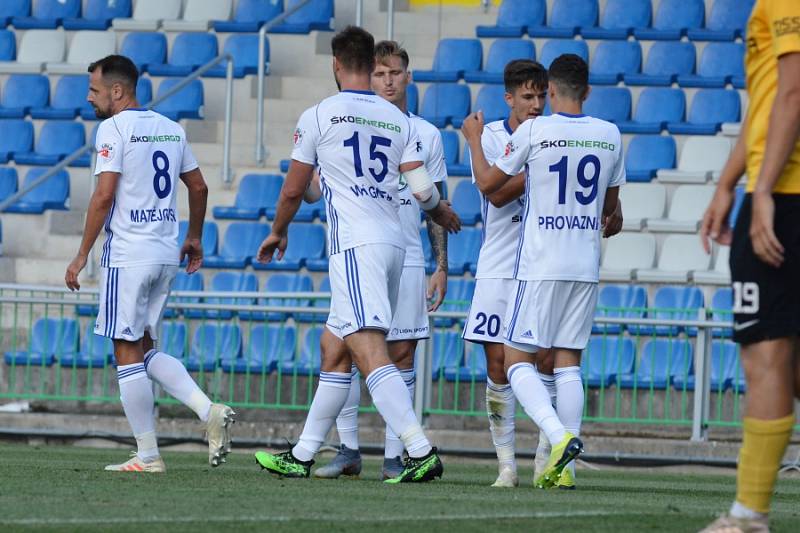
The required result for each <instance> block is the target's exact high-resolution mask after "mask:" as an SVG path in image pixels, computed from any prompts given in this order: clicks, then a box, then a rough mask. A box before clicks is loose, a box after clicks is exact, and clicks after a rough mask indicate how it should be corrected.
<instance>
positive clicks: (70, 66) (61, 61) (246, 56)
mask: <svg viewBox="0 0 800 533" xmlns="http://www.w3.org/2000/svg"><path fill="white" fill-rule="evenodd" d="M264 52H265V58H266V64H265V67H266V70H267V71H269V40H266V41H265V42H264ZM115 53H117V37H116V35H115V34H114V33H113V32H103V33H98V32H94V31H79V32H76V33H75V35H74V36H73V37H72V40H71V42H70V45H69V50H67V40H66V34H65V33H64V32H63V31H56V30H30V31H27V32H25V33H24V34H23V36H22V39H21V41H20V45H19V53H17V46H16V38H15V35H14V32H12V31H9V30H0V73H18V74H19V73H23V74H37V73H40V72H43V71H47V72H48V73H51V74H83V73H85V72H86V67H87V66H88V65H89V64H90V63H92V62H93V61H95V60H97V58H98V57H103V56H107V55H110V54H115ZM119 53H120V54H122V55H124V56H127V57H129V58H131V60H132V61H133V62H134V63H135V64H136V66H137V68H138V69H139V72H140V73H143V72H149V73H150V74H152V75H154V76H180V77H183V76H187V75H189V74H191V73H192V72H193V71H195V70H197V68H199V67H201V66H202V65H204V64H206V63H208V62H209V61H211V60H212V59H214V58H215V57H217V56H218V55H220V52H219V46H218V44H217V36H216V35H214V34H213V33H181V34H179V35H177V36H176V37H175V40H174V41H173V43H172V48H171V50H170V51H169V55H168V54H167V38H166V36H165V35H164V34H163V33H156V32H132V33H128V34H127V35H126V36H125V38H124V39H123V40H122V44H121V45H120V46H119ZM222 53H224V54H230V55H231V56H232V57H233V65H234V69H233V74H234V76H235V77H237V78H242V77H244V76H245V75H248V74H255V73H256V72H257V71H258V35H232V36H230V37H228V38H227V39H226V40H225V46H224V47H223V48H222ZM65 58H66V59H65ZM204 76H207V77H215V78H221V77H224V76H225V65H224V64H219V65H216V66H215V67H213V68H211V69H210V70H208V71H207V72H206V73H205V74H204Z"/></svg>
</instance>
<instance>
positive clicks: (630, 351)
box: [581, 336, 636, 388]
mask: <svg viewBox="0 0 800 533" xmlns="http://www.w3.org/2000/svg"><path fill="white" fill-rule="evenodd" d="M635 360H636V343H634V342H633V339H629V338H623V337H605V336H602V337H601V336H596V337H595V336H593V337H591V338H590V339H589V344H588V345H587V346H586V349H585V350H584V351H583V357H582V359H581V374H582V375H583V381H584V383H586V385H587V386H588V387H593V388H608V387H610V386H611V385H613V384H614V383H615V381H616V379H617V376H622V375H626V374H630V373H631V372H633V362H634V361H635Z"/></svg>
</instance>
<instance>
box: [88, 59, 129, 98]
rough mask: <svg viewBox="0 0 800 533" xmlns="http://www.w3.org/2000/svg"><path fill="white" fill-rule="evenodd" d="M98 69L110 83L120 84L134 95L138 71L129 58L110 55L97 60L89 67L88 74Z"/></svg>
mask: <svg viewBox="0 0 800 533" xmlns="http://www.w3.org/2000/svg"><path fill="white" fill-rule="evenodd" d="M97 69H100V75H101V76H103V78H104V79H106V80H108V81H110V82H111V83H121V84H122V85H125V86H127V87H128V88H130V89H131V90H132V91H133V93H134V94H136V82H138V81H139V71H138V70H137V68H136V65H134V64H133V61H131V60H130V58H127V57H125V56H121V55H116V54H115V55H110V56H106V57H104V58H103V59H98V60H97V61H95V62H94V63H92V64H91V65H89V72H90V73H91V72H94V71H95V70H97Z"/></svg>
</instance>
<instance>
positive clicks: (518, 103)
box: [464, 59, 552, 487]
mask: <svg viewBox="0 0 800 533" xmlns="http://www.w3.org/2000/svg"><path fill="white" fill-rule="evenodd" d="M503 80H504V83H505V89H506V95H505V100H506V103H507V104H508V106H509V114H508V118H506V119H503V120H496V121H494V122H490V123H489V124H486V126H484V128H483V133H482V134H481V146H482V147H483V152H484V155H485V156H486V160H487V161H488V162H489V164H493V163H494V162H495V161H496V160H497V159H499V158H500V157H501V156H502V155H503V152H504V150H505V148H506V145H508V141H509V140H510V139H511V135H512V134H513V133H514V131H515V130H516V129H517V128H518V127H519V125H520V124H522V123H523V122H525V121H526V120H528V119H535V118H536V117H539V116H541V114H542V112H543V111H544V106H545V100H546V98H547V70H546V69H545V68H544V67H543V66H542V65H540V64H539V63H537V62H535V61H531V60H529V59H517V60H514V61H511V62H510V63H508V64H507V65H506V67H505V69H504V72H503ZM472 181H473V183H474V182H475V177H474V176H473V178H472ZM524 192H525V175H524V174H523V173H520V174H519V175H517V176H514V177H513V178H511V179H509V180H508V181H506V182H505V183H504V184H503V185H502V186H501V187H500V188H499V189H497V190H493V191H492V192H489V191H484V190H481V188H480V185H479V193H480V196H481V216H482V218H483V235H482V237H483V242H482V244H481V251H480V255H479V256H478V270H477V273H476V276H475V277H476V278H477V281H476V283H475V293H474V295H473V297H472V304H471V305H470V309H469V316H468V318H467V322H466V324H465V327H464V339H466V340H468V341H471V342H476V343H479V344H481V345H483V349H484V352H485V354H486V367H487V380H486V410H487V414H488V417H489V430H490V432H491V435H492V442H493V443H494V447H495V450H496V452H497V460H498V463H499V474H498V477H497V480H496V481H495V482H494V484H493V485H492V486H493V487H515V486H517V485H518V484H519V478H518V476H517V463H516V459H515V447H514V440H515V439H514V413H515V411H516V407H517V402H516V398H515V397H514V392H513V391H512V390H511V385H509V384H508V379H507V378H506V372H505V368H504V366H503V361H504V355H503V337H502V331H501V330H502V328H501V326H502V320H503V317H504V316H505V313H506V307H507V305H508V301H509V298H511V297H512V295H513V294H514V253H513V250H516V249H517V246H518V244H519V228H520V224H521V222H522V214H523V208H524V198H522V195H523V194H524ZM546 353H548V351H547V350H544V351H543V354H539V356H540V357H541V356H542V355H544V354H546ZM549 367H550V368H548V369H547V374H548V377H550V376H549V374H552V370H551V368H552V361H549ZM537 369H538V370H539V372H540V373H542V370H543V369H542V362H541V361H538V362H537ZM539 440H540V443H541V444H543V445H544V444H547V440H546V439H543V438H540V439H539ZM544 456H546V453H545V451H544V450H543V447H542V446H540V448H539V449H538V450H537V452H536V459H537V461H541V458H542V457H544Z"/></svg>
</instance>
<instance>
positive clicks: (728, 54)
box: [678, 43, 744, 89]
mask: <svg viewBox="0 0 800 533" xmlns="http://www.w3.org/2000/svg"><path fill="white" fill-rule="evenodd" d="M728 83H731V84H733V85H734V87H737V88H740V89H744V44H743V43H708V44H707V45H706V47H705V48H704V49H703V53H702V54H701V55H700V65H699V66H698V67H697V74H694V75H693V74H684V75H682V76H678V84H679V85H680V86H681V87H710V88H722V87H725V85H726V84H728Z"/></svg>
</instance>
